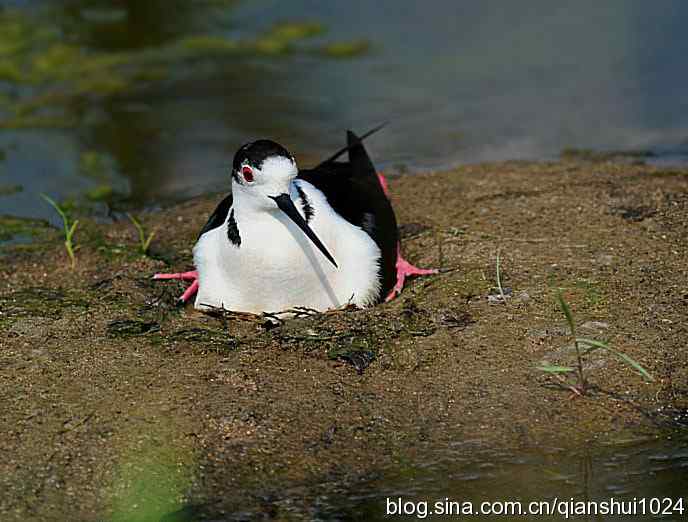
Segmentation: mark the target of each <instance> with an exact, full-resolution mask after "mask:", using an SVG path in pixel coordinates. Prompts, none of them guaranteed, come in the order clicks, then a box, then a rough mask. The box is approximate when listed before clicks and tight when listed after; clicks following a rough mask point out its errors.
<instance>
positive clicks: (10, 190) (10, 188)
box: [0, 185, 24, 196]
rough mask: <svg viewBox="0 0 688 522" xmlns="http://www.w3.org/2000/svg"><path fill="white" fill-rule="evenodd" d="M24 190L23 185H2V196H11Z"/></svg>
mask: <svg viewBox="0 0 688 522" xmlns="http://www.w3.org/2000/svg"><path fill="white" fill-rule="evenodd" d="M23 190H24V187H23V186H22V185H0V196H11V195H13V194H18V193H19V192H22V191H23Z"/></svg>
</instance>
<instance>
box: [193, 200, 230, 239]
mask: <svg viewBox="0 0 688 522" xmlns="http://www.w3.org/2000/svg"><path fill="white" fill-rule="evenodd" d="M233 202H234V200H233V198H232V195H231V194H229V195H228V196H227V197H226V198H225V199H223V200H222V201H220V204H219V205H218V206H217V208H216V209H215V212H213V213H212V214H211V215H210V217H209V218H208V222H207V223H206V224H205V226H204V227H203V228H202V229H201V232H200V234H198V237H199V238H200V237H201V236H202V235H203V234H205V233H206V232H210V231H211V230H213V229H214V228H217V227H220V226H222V225H223V224H224V223H225V221H227V216H228V215H229V209H231V208H232V203H233Z"/></svg>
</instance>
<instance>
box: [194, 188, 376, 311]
mask: <svg viewBox="0 0 688 522" xmlns="http://www.w3.org/2000/svg"><path fill="white" fill-rule="evenodd" d="M296 185H298V186H299V187H300V188H301V190H302V191H303V192H304V193H305V194H306V196H307V198H308V200H309V202H310V204H311V206H312V208H313V216H312V217H311V219H310V221H309V225H310V226H311V228H312V229H313V231H314V232H315V234H316V235H317V236H318V237H319V238H320V240H321V241H322V242H323V243H324V244H325V247H326V248H327V249H328V250H329V252H330V253H331V254H332V255H333V256H334V258H335V260H336V261H337V265H338V268H335V267H334V266H333V265H332V264H331V263H330V262H329V261H328V260H327V259H326V258H325V257H324V256H323V254H322V253H321V252H320V251H319V250H318V249H317V248H316V247H315V246H314V245H313V243H311V241H310V240H309V239H308V238H307V237H306V235H305V234H304V233H303V232H302V231H301V230H300V229H299V228H298V227H297V226H296V225H295V224H294V223H292V221H291V220H290V219H289V218H288V217H287V216H286V215H284V214H283V213H282V212H281V211H280V210H279V209H277V208H276V207H275V211H274V212H272V211H270V212H265V211H263V212H255V211H254V212H243V213H242V212H241V210H242V209H241V207H240V206H237V205H236V204H235V207H236V208H235V211H234V219H235V220H236V223H237V228H238V230H239V235H240V238H241V244H240V245H239V246H236V245H235V244H233V243H232V242H230V240H229V239H228V233H227V232H228V219H229V215H231V213H232V212H231V210H230V212H229V214H228V216H227V220H225V223H224V224H223V225H222V226H220V227H217V228H215V229H213V230H210V231H208V232H206V233H205V234H203V236H201V238H199V240H198V242H197V243H196V246H195V247H194V262H195V265H196V268H197V270H198V273H199V291H198V295H197V297H196V302H195V306H196V308H199V309H208V308H212V307H217V308H225V309H227V310H234V311H242V312H253V313H261V312H280V311H283V310H287V309H289V308H293V307H296V306H305V307H309V308H313V309H316V310H328V309H331V308H337V307H340V306H343V305H346V304H348V303H352V304H356V305H358V306H368V305H371V304H373V303H374V302H375V301H376V300H377V298H378V296H379V292H380V281H379V275H378V267H379V261H380V249H379V248H378V247H377V245H376V244H375V242H374V241H373V240H372V239H371V238H370V236H368V234H366V233H365V232H364V231H363V230H362V229H361V228H359V227H357V226H355V225H352V224H351V223H349V222H348V221H346V220H345V219H343V218H342V217H341V216H339V215H338V214H337V213H336V212H334V210H333V209H332V207H330V205H329V204H328V203H327V200H326V198H325V196H324V194H323V193H322V192H320V191H319V190H318V189H316V188H315V187H314V186H313V185H311V184H310V183H308V182H305V181H302V180H297V181H295V182H294V183H292V194H291V197H292V200H293V201H294V203H295V205H296V207H297V209H298V210H299V212H301V213H302V215H303V212H302V208H301V202H300V200H299V196H298V194H297V192H296ZM235 203H236V202H235Z"/></svg>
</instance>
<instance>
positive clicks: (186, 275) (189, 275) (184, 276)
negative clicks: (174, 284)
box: [153, 270, 198, 303]
mask: <svg viewBox="0 0 688 522" xmlns="http://www.w3.org/2000/svg"><path fill="white" fill-rule="evenodd" d="M153 279H157V280H165V279H178V280H181V281H191V282H192V283H191V286H189V288H187V289H186V290H185V291H184V293H183V294H182V296H181V297H180V298H179V301H181V302H182V303H186V302H187V301H188V300H189V299H191V297H193V296H194V295H196V292H198V272H197V271H196V270H191V271H189V272H177V273H176V274H155V275H154V276H153Z"/></svg>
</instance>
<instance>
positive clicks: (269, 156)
mask: <svg viewBox="0 0 688 522" xmlns="http://www.w3.org/2000/svg"><path fill="white" fill-rule="evenodd" d="M298 172H299V171H298V168H297V167H296V161H295V160H294V157H293V156H292V155H291V154H290V153H289V151H288V150H287V149H285V148H284V147H282V145H280V144H279V143H275V142H274V141H271V140H258V141H254V142H251V143H247V144H246V145H244V146H243V147H241V148H240V149H239V150H238V151H237V153H236V154H235V155H234V162H233V164H232V178H233V179H234V184H233V185H232V194H233V196H234V205H235V207H237V208H238V207H242V208H243V210H244V212H245V214H244V219H248V218H247V216H248V215H249V212H248V210H249V209H251V210H252V211H259V212H264V211H274V210H275V209H279V210H281V211H282V212H283V213H284V214H285V215H286V216H287V217H288V218H289V219H290V220H291V221H292V222H293V223H294V224H296V225H297V226H298V227H299V228H300V229H301V230H302V231H303V233H304V234H306V236H307V237H308V238H309V239H310V240H311V241H312V242H313V244H314V245H315V246H316V247H317V248H318V249H319V250H320V251H321V252H322V253H323V255H324V256H325V257H326V258H327V259H328V260H329V261H330V262H331V263H332V264H333V265H334V266H337V263H336V262H335V260H334V258H333V257H332V255H330V253H329V252H328V251H327V248H325V245H323V243H322V242H321V241H320V239H318V236H316V235H315V232H313V230H311V227H310V226H309V225H308V223H307V222H306V220H305V219H304V218H303V216H302V215H301V214H300V213H299V211H298V210H297V209H296V206H294V202H293V201H292V200H291V196H290V192H291V185H292V182H293V181H294V179H295V178H296V176H297V175H298Z"/></svg>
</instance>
